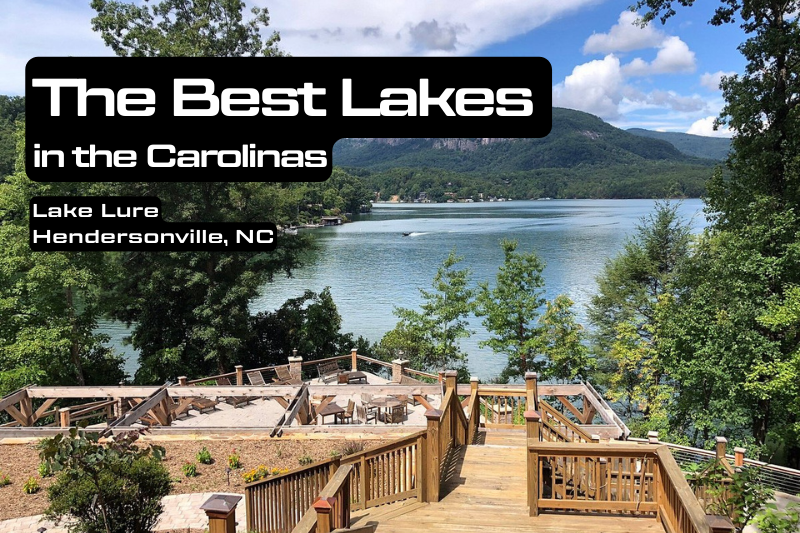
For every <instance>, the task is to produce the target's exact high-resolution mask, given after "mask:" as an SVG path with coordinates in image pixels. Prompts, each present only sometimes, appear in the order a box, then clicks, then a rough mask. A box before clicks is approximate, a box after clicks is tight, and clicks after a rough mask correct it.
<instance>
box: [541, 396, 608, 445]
mask: <svg viewBox="0 0 800 533" xmlns="http://www.w3.org/2000/svg"><path fill="white" fill-rule="evenodd" d="M539 408H540V409H541V416H542V440H543V441H550V442H593V441H594V440H595V439H593V438H592V436H591V435H590V434H589V433H587V432H586V430H584V429H583V428H582V427H580V426H579V425H577V424H576V423H574V422H573V421H572V420H570V419H569V418H567V417H566V416H564V415H563V414H561V413H559V412H558V411H557V410H555V409H554V408H553V406H551V405H550V404H549V403H547V402H545V401H544V400H540V401H539Z"/></svg>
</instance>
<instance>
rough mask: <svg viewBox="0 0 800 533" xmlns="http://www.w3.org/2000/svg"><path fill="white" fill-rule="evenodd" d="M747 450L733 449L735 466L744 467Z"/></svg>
mask: <svg viewBox="0 0 800 533" xmlns="http://www.w3.org/2000/svg"><path fill="white" fill-rule="evenodd" d="M746 451H747V450H746V449H745V448H738V447H737V448H734V449H733V466H744V454H745V452H746Z"/></svg>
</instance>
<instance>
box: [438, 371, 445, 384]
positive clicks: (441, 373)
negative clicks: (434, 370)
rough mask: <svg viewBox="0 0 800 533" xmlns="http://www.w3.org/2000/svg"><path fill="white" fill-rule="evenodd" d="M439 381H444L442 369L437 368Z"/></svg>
mask: <svg viewBox="0 0 800 533" xmlns="http://www.w3.org/2000/svg"><path fill="white" fill-rule="evenodd" d="M439 383H444V370H439Z"/></svg>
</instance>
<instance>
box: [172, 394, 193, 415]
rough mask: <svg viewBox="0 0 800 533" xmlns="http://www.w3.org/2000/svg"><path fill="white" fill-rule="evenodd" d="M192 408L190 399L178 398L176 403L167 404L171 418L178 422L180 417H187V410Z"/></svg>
mask: <svg viewBox="0 0 800 533" xmlns="http://www.w3.org/2000/svg"><path fill="white" fill-rule="evenodd" d="M191 408H192V398H180V399H179V400H178V401H177V402H171V403H170V404H169V413H170V415H172V418H173V419H175V420H178V419H179V418H180V417H182V416H189V409H191Z"/></svg>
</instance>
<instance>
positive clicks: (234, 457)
mask: <svg viewBox="0 0 800 533" xmlns="http://www.w3.org/2000/svg"><path fill="white" fill-rule="evenodd" d="M228 467H230V469H231V470H236V469H237V468H241V467H242V458H241V457H240V456H239V454H238V453H237V452H236V448H234V449H233V450H231V454H230V455H229V456H228Z"/></svg>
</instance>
